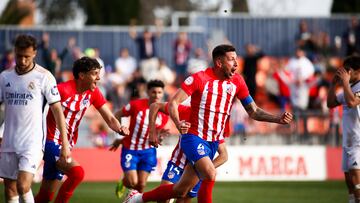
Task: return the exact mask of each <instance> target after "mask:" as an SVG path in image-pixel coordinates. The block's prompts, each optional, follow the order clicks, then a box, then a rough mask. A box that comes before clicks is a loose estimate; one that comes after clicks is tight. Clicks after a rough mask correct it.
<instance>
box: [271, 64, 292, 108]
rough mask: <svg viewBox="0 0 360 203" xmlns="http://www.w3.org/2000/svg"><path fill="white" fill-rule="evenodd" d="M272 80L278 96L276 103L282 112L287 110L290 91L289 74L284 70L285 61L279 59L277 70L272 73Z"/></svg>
mask: <svg viewBox="0 0 360 203" xmlns="http://www.w3.org/2000/svg"><path fill="white" fill-rule="evenodd" d="M273 78H274V79H275V81H276V82H277V84H278V88H279V95H277V96H278V102H279V104H280V108H281V110H282V111H285V110H288V107H289V106H290V89H289V85H290V82H291V73H290V71H289V70H287V69H285V61H284V60H282V59H280V61H279V66H278V67H277V70H276V71H275V72H274V73H273Z"/></svg>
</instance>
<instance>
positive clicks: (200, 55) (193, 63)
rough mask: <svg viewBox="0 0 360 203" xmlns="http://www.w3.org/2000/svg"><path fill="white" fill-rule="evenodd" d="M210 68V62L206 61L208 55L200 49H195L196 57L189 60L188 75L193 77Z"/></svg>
mask: <svg viewBox="0 0 360 203" xmlns="http://www.w3.org/2000/svg"><path fill="white" fill-rule="evenodd" d="M207 67H208V62H207V60H206V55H205V54H204V50H203V49H202V48H200V47H198V48H196V49H195V52H194V57H191V58H190V59H189V63H188V66H187V74H188V75H191V74H194V73H196V72H199V71H202V70H205V69H206V68H207Z"/></svg>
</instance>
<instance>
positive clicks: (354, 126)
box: [327, 56, 360, 203]
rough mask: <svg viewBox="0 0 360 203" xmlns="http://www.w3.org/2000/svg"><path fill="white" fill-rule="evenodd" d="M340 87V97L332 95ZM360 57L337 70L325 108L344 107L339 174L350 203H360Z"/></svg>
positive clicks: (350, 60) (350, 57)
mask: <svg viewBox="0 0 360 203" xmlns="http://www.w3.org/2000/svg"><path fill="white" fill-rule="evenodd" d="M337 85H340V86H341V87H342V89H343V93H340V94H338V95H336V94H335V92H336V91H335V90H336V86H337ZM359 104H360V57H359V56H349V57H348V58H346V59H345V60H344V64H343V67H342V68H340V69H338V71H337V73H336V75H335V77H334V79H333V81H332V84H331V86H330V88H329V90H328V97H327V106H328V107H329V108H334V107H336V106H339V105H342V106H343V116H342V131H343V139H342V140H343V143H342V147H343V150H342V170H343V171H344V175H345V182H346V185H347V187H348V193H349V203H354V202H357V203H359V202H360V105H359Z"/></svg>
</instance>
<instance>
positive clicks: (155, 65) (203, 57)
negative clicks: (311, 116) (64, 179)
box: [0, 17, 360, 144]
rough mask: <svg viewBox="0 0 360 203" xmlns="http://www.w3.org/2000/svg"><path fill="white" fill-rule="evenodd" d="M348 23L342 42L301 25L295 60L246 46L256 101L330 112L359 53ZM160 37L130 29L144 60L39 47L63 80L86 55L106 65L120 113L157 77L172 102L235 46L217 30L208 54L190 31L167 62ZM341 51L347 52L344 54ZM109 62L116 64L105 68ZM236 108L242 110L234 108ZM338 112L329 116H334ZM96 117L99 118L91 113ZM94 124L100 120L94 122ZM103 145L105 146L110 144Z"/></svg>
mask: <svg viewBox="0 0 360 203" xmlns="http://www.w3.org/2000/svg"><path fill="white" fill-rule="evenodd" d="M349 22H350V23H349V27H348V29H346V30H344V34H343V36H342V37H341V38H339V37H335V38H334V39H331V38H330V36H329V35H328V33H326V32H324V31H318V32H313V31H312V30H311V29H310V28H309V27H310V26H309V25H308V24H307V22H306V21H301V22H300V23H299V31H298V33H297V34H296V36H294V42H293V43H294V44H296V50H294V54H293V56H284V57H272V56H267V55H266V53H264V52H263V51H262V50H261V47H258V46H257V45H256V44H252V43H248V44H246V46H245V47H243V49H244V52H245V54H244V55H243V56H241V55H240V54H239V72H240V73H241V74H243V76H244V78H245V81H246V83H247V85H248V87H249V91H250V94H251V95H252V96H253V97H254V98H255V100H259V102H258V103H259V105H268V106H269V105H270V106H271V105H272V107H273V108H272V109H273V110H274V111H280V110H284V109H286V110H291V111H293V112H300V114H301V113H303V112H309V110H312V112H322V113H329V112H328V109H327V107H326V90H327V87H328V86H329V82H330V81H331V79H332V76H333V75H334V73H335V71H336V68H337V67H339V66H341V61H342V59H343V58H344V57H345V56H348V55H351V54H356V53H358V52H359V50H360V27H359V25H358V20H357V18H355V17H353V18H351V19H350V21H349ZM161 34H162V27H161V24H157V25H156V31H154V32H152V31H150V29H148V28H146V29H145V30H144V31H143V32H142V33H141V34H139V33H137V32H136V28H135V27H134V26H131V27H130V29H129V36H130V38H131V39H133V40H134V42H135V44H136V45H137V51H138V56H139V57H138V58H136V57H134V55H135V53H130V51H129V48H128V47H122V48H121V50H119V52H118V57H117V58H116V60H115V61H113V62H109V61H106V63H104V61H103V60H102V59H101V50H99V49H98V48H97V47H89V48H86V49H84V50H82V49H81V48H80V47H79V46H78V45H77V42H76V39H75V38H74V37H70V38H69V39H68V43H67V44H66V45H65V46H64V48H63V49H62V50H56V49H54V48H52V47H51V39H50V37H51V36H50V35H49V34H48V33H46V32H45V33H43V35H42V38H41V40H40V43H39V45H38V47H39V51H38V58H39V61H41V62H42V63H41V65H43V66H44V67H45V68H47V69H48V70H49V71H50V72H51V73H52V74H53V75H54V76H55V77H56V79H57V80H58V81H59V82H60V81H66V80H68V79H70V78H71V77H72V73H71V66H72V62H73V61H74V60H76V59H78V58H80V57H82V56H84V55H87V56H90V57H94V58H96V59H97V60H98V61H99V63H100V64H101V65H102V66H103V68H102V71H101V81H100V82H99V84H98V86H99V87H100V89H101V91H102V93H103V94H104V95H105V96H106V98H107V99H108V101H109V103H110V104H111V106H112V108H113V110H116V109H119V108H121V107H122V106H123V105H125V104H126V103H127V102H128V101H129V100H131V99H133V98H138V97H143V96H144V95H145V93H144V91H145V87H146V85H145V84H146V82H147V81H149V80H152V79H160V80H162V81H164V83H165V84H166V88H165V91H166V96H165V98H167V97H168V96H170V95H172V94H173V93H174V90H175V89H176V88H177V87H179V85H180V84H181V82H182V81H183V80H184V79H185V77H187V76H188V75H190V74H192V73H195V72H197V71H200V70H204V69H205V68H206V67H208V66H209V65H211V61H209V60H208V58H209V57H208V53H209V52H210V51H211V47H213V46H214V44H216V43H224V42H226V43H231V42H229V41H228V39H227V38H226V35H225V33H224V32H223V31H214V32H212V35H211V36H210V38H209V41H208V47H209V50H203V49H202V48H199V47H194V46H193V45H192V42H191V40H190V39H189V38H188V33H187V32H185V31H180V32H179V33H178V35H177V36H176V38H174V39H172V49H171V50H170V49H169V51H172V53H173V61H172V62H171V63H170V64H167V62H166V61H165V60H164V59H162V58H161V56H159V55H158V52H157V50H156V47H157V46H156V43H157V40H158V39H159V38H160V37H161ZM343 47H345V48H343ZM238 49H241V47H238ZM341 50H345V52H344V53H342V52H341ZM14 64H15V62H14V53H13V51H12V50H6V51H5V52H4V53H2V58H1V65H0V67H1V69H2V70H5V69H8V68H10V67H12V66H14ZM105 64H111V65H110V66H109V65H106V66H105ZM264 98H265V99H264ZM235 108H242V107H241V105H235ZM335 111H337V110H335ZM234 112H238V113H237V114H239V115H240V114H242V113H244V112H243V111H241V109H238V110H236V111H234ZM90 114H91V113H90ZM338 114H339V113H336V114H335V113H334V112H330V115H338ZM295 115H296V114H295ZM91 116H94V117H96V115H92V114H91ZM234 117H235V116H234ZM236 117H238V118H241V119H235V120H234V121H233V122H234V123H233V126H234V128H233V130H234V132H236V133H238V132H240V133H241V134H244V133H250V134H251V129H254V130H255V131H256V130H258V131H259V128H251V125H252V124H251V123H250V124H249V123H248V122H247V121H246V115H244V116H238V115H236ZM333 117H334V116H330V117H329V118H330V120H338V118H333ZM92 122H93V121H92ZM94 122H99V121H97V119H94ZM331 125H333V122H330V124H329V126H331ZM90 126H91V128H92V131H93V132H94V134H98V135H99V134H101V137H104V134H106V133H105V132H106V129H104V128H103V127H102V126H103V124H102V123H100V122H99V123H96V124H95V125H90ZM304 128H305V130H309V129H306V128H308V126H305V125H304ZM302 130H303V131H304V129H302ZM265 131H266V130H265ZM102 140H106V139H102ZM104 143H105V144H106V142H105V141H104Z"/></svg>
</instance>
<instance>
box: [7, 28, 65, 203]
mask: <svg viewBox="0 0 360 203" xmlns="http://www.w3.org/2000/svg"><path fill="white" fill-rule="evenodd" d="M36 48H37V47H36V39H35V38H34V37H33V36H30V35H19V36H17V38H16V40H15V61H16V66H15V67H13V68H10V69H8V70H5V71H3V72H2V73H1V75H0V101H1V102H2V103H4V105H5V127H4V128H5V129H4V135H3V140H2V144H1V149H0V151H1V152H0V177H2V178H4V185H5V202H8V203H15V202H19V199H20V200H21V201H22V202H25V203H28V202H34V196H33V194H32V191H31V183H32V180H33V178H34V174H35V173H36V170H37V168H38V166H39V164H40V162H41V159H42V157H43V152H42V150H43V146H44V136H45V135H44V132H43V112H44V108H43V107H44V106H45V103H46V102H47V103H48V104H49V105H50V110H51V112H52V113H53V114H54V121H56V124H57V125H58V126H59V131H58V134H59V136H60V137H63V138H64V142H63V143H62V147H63V149H62V150H61V152H60V153H59V159H60V160H62V161H65V160H66V159H68V158H69V156H70V151H69V147H68V146H69V142H68V140H67V139H66V126H65V118H64V115H63V113H62V109H61V105H60V102H59V101H60V95H59V92H58V89H57V87H56V81H55V78H54V77H53V76H52V75H51V73H50V72H49V71H47V70H46V69H45V68H43V67H41V66H39V65H38V64H36V63H35V62H34V58H35V56H36V52H37V51H36Z"/></svg>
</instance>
